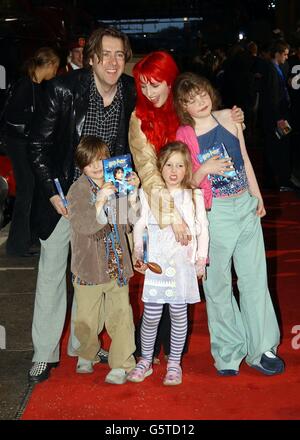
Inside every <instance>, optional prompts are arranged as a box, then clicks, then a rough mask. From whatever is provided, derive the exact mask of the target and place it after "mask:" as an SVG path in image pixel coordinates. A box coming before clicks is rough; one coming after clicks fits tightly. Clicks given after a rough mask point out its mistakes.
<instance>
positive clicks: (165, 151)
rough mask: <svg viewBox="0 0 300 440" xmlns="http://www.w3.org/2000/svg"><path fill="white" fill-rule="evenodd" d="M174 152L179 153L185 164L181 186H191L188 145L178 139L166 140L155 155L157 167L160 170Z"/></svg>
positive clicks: (191, 174) (190, 159)
mask: <svg viewBox="0 0 300 440" xmlns="http://www.w3.org/2000/svg"><path fill="white" fill-rule="evenodd" d="M174 153H180V154H181V155H182V158H183V162H184V166H185V176H184V178H183V181H182V182H181V187H182V188H188V189H191V188H192V183H191V182H192V177H193V172H192V158H191V154H190V151H189V149H188V146H187V145H186V144H185V143H183V142H180V141H174V142H168V143H167V144H166V145H164V146H163V147H162V148H161V149H160V151H159V153H158V156H157V167H158V169H159V171H160V172H162V169H163V167H164V166H165V164H166V163H167V161H168V160H169V158H170V157H171V156H172V155H173V154H174Z"/></svg>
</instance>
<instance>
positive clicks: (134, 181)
mask: <svg viewBox="0 0 300 440" xmlns="http://www.w3.org/2000/svg"><path fill="white" fill-rule="evenodd" d="M126 180H127V183H128V185H131V186H134V187H135V189H136V188H138V187H139V186H140V179H139V177H138V175H137V174H136V173H135V172H134V171H131V173H130V174H129V176H128V177H127V178H126Z"/></svg>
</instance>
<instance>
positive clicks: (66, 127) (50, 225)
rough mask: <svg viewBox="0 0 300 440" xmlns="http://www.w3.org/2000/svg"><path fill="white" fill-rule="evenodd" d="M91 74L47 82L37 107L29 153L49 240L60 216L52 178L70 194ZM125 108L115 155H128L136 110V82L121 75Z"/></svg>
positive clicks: (82, 71) (40, 221)
mask: <svg viewBox="0 0 300 440" xmlns="http://www.w3.org/2000/svg"><path fill="white" fill-rule="evenodd" d="M90 81H91V73H90V70H87V69H79V70H74V71H73V72H71V73H70V74H69V75H67V76H61V77H57V78H55V79H53V80H51V81H47V83H48V84H47V87H46V89H45V91H44V93H43V96H42V98H41V99H40V100H39V103H38V106H37V108H36V111H35V114H34V118H33V122H32V128H31V133H30V138H29V154H30V159H31V162H32V164H33V169H34V172H35V175H36V177H37V187H38V189H39V195H38V206H37V209H38V214H37V215H38V217H39V219H38V224H40V231H39V235H40V238H42V239H44V240H45V239H47V238H48V237H49V235H50V234H51V233H52V231H53V230H54V228H55V226H56V224H57V222H58V220H59V219H60V215H59V214H57V212H56V211H55V209H54V208H53V206H52V204H51V202H50V201H49V199H50V197H52V196H54V195H56V194H57V191H56V188H55V185H54V182H53V179H54V178H55V177H58V178H59V180H60V183H61V186H62V188H63V190H64V192H65V194H66V193H67V191H68V189H69V187H70V186H71V184H72V182H73V176H74V151H75V149H76V147H77V145H78V143H79V140H80V137H81V133H82V129H83V126H84V121H85V116H86V113H87V109H88V104H89V90H90ZM121 81H122V83H123V107H122V110H121V117H120V118H121V119H120V124H119V130H118V135H117V139H116V142H115V145H113V146H112V148H113V155H119V154H125V153H128V152H129V151H130V150H129V145H128V127H129V119H130V115H131V113H132V111H133V109H134V107H135V96H136V93H135V86H134V80H133V78H131V77H130V76H128V75H125V74H124V75H122V77H121Z"/></svg>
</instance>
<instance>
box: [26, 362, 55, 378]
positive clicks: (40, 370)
mask: <svg viewBox="0 0 300 440" xmlns="http://www.w3.org/2000/svg"><path fill="white" fill-rule="evenodd" d="M57 366H58V362H35V363H34V364H33V366H32V367H31V368H30V370H29V373H28V381H29V383H39V382H43V381H44V380H47V379H48V377H49V376H50V371H51V368H53V367H54V368H55V367H57Z"/></svg>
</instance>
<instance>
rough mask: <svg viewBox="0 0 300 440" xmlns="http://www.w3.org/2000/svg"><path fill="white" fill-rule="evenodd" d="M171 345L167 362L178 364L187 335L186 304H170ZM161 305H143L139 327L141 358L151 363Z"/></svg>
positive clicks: (161, 309)
mask: <svg viewBox="0 0 300 440" xmlns="http://www.w3.org/2000/svg"><path fill="white" fill-rule="evenodd" d="M169 308H170V317H171V344H170V355H169V361H173V362H176V363H178V364H180V360H181V355H182V351H183V347H184V344H185V340H186V335H187V324H188V322H187V304H170V305H169ZM162 311H163V304H157V303H144V314H143V322H142V327H141V340H142V357H143V358H144V359H146V360H147V361H148V362H150V363H152V358H153V351H154V343H155V339H156V335H157V329H158V324H159V321H160V319H161V315H162Z"/></svg>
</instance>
